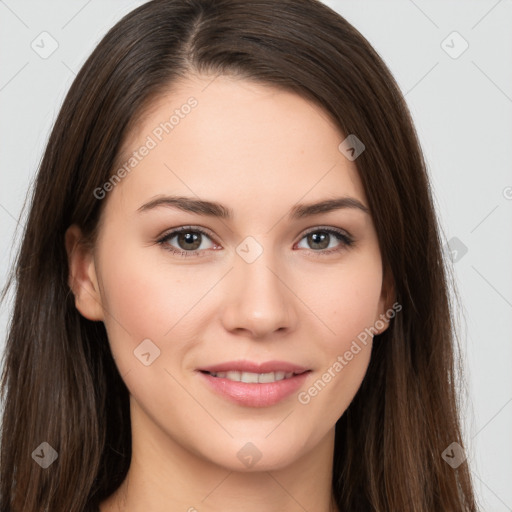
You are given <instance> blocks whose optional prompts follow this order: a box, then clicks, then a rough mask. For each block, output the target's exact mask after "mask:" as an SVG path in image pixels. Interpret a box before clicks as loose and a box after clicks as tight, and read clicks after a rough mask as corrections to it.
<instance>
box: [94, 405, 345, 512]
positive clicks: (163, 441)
mask: <svg viewBox="0 0 512 512" xmlns="http://www.w3.org/2000/svg"><path fill="white" fill-rule="evenodd" d="M134 409H137V408H136V407H133V403H132V408H131V410H132V460H131V463H130V469H129V471H128V474H127V477H126V478H125V480H124V481H123V483H122V484H121V486H120V487H119V488H118V489H117V490H116V491H115V492H114V494H113V495H112V496H110V497H109V498H108V499H107V500H106V501H104V502H103V503H102V504H101V505H100V511H101V512H146V511H147V510H151V511H152V512H168V511H169V510H178V511H183V512H238V511H239V510H241V509H242V510H244V512H260V511H261V510H265V511H266V512H297V511H304V510H315V511H317V512H337V511H338V508H337V507H336V505H335V504H334V500H333V498H332V457H333V450H334V430H333V431H331V432H329V433H328V435H327V436H325V438H324V439H322V440H321V441H320V442H319V443H317V444H316V446H315V449H314V450H312V451H311V452H308V453H306V454H305V455H303V456H302V457H301V458H299V459H297V460H295V461H293V462H292V463H290V464H289V465H287V466H285V467H281V468H276V469H272V468H270V469H268V470H265V471H256V470H255V469H252V470H247V471H241V472H238V471H233V470H230V469H228V468H223V467H221V466H219V465H216V464H215V463H213V462H212V461H209V460H207V459H205V458H204V457H201V456H200V455H199V454H197V453H193V452H192V451H191V450H188V449H187V448H185V447H183V446H181V445H180V444H178V443H176V442H175V441H174V440H173V439H170V438H169V436H168V434H166V433H164V432H163V431H162V430H160V429H159V428H158V427H157V426H156V425H155V424H154V423H153V422H152V421H151V420H150V419H149V418H148V417H147V416H145V415H144V414H143V413H142V411H141V410H140V409H137V411H135V410H134Z"/></svg>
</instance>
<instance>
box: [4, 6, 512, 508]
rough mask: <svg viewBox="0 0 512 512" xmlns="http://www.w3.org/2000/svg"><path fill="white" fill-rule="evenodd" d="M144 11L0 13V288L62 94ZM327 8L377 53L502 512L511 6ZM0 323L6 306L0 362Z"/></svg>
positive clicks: (510, 307) (510, 443) (476, 446)
mask: <svg viewBox="0 0 512 512" xmlns="http://www.w3.org/2000/svg"><path fill="white" fill-rule="evenodd" d="M141 3H144V2H141V1H138V2H137V1H123V2H121V1H113V0H101V1H100V0H89V1H87V0H85V1H76V0H73V1H70V0H60V1H56V0H51V1H50V0H47V1H45V2H44V3H43V2H37V1H36V0H34V1H27V0H24V1H20V0H5V1H2V0H0V45H1V48H2V57H1V59H2V63H1V68H0V109H1V113H2V114H1V117H0V141H1V142H0V284H1V285H3V283H4V282H5V277H6V274H7V271H8V268H9V266H10V263H11V261H12V258H13V256H14V254H15V249H16V246H17V245H16V244H17V239H14V236H15V233H16V229H17V226H18V224H19V225H20V226H22V225H23V222H24V221H23V215H22V206H23V202H24V200H25V196H26V193H27V191H28V189H29V187H30V184H31V181H32V180H33V178H34V175H35V172H36V169H37V166H38V164H39V162H40V159H41V155H42V151H43V148H44V145H45V143H46V140H47V137H48V134H49V130H50V129H51V126H52V123H53V121H54V120H55V118H56V115H57V112H58V109H59V107H60V105H61V103H62V101H63V99H64V95H65V93H66V91H67V90H68V88H69V86H70V85H71V82H72V80H73V78H74V76H75V74H76V72H77V71H78V70H79V68H80V66H81V65H82V64H83V62H84V60H85V58H86V57H87V56H88V55H89V54H90V53H91V51H92V50H93V48H94V47H95V45H96V44H97V43H98V42H99V40H100V39H101V37H102V36H103V35H104V34H105V33H106V31H107V30H108V29H109V28H110V27H111V26H112V25H113V24H114V23H115V22H116V21H117V20H119V19H120V18H121V16H122V15H124V14H125V13H127V12H128V11H130V10H132V9H133V8H134V7H136V6H138V5H140V4H141ZM325 3H326V4H328V5H329V6H331V7H332V8H334V9H335V10H337V11H338V12H339V13H340V14H342V15H343V16H344V17H345V18H346V19H347V20H348V21H349V22H351V23H352V24H353V25H354V26H355V27H356V28H357V29H358V30H360V31H361V32H362V33H363V35H364V36H365V37H366V38H367V39H368V40H369V41H370V42H371V43H372V44H373V45H374V47H375V49H376V50H377V51H378V52H379V54H380V55H381V56H382V57H383V59H384V60H385V62H386V63H387V64H388V66H389V67H390V69H391V71H392V72H393V74H394V76H395V78H396V80H397V82H398V83H399V85H400V87H401V89H402V91H403V93H404V94H405V98H406V100H407V102H408V105H409V107H410V109H411V112H412V115H413V118H414V121H415V123H416V128H417V130H418V134H419V136H420V140H421V143H422V147H423V150H424V152H425V156H426V159H427V163H428V166H429V172H430V174H431V177H432V184H433V188H434V195H435V201H436V206H437V208H438V212H439V216H440V219H441V224H442V227H443V232H444V237H445V242H446V243H447V251H448V252H450V253H451V254H453V258H454V260H453V270H454V275H455V278H456V282H457V289H458V293H459V295H460V298H461V305H460V308H459V314H458V316H459V318H460V325H459V327H458V328H457V331H458V333H459V336H460V339H461V346H462V355H463V357H464V359H465V362H466V372H467V380H468V384H467V386H468V400H467V403H466V409H465V437H466V439H467V442H468V448H469V449H468V457H469V460H470V465H471V468H472V472H473V475H474V479H475V485H476V489H477V493H478V496H479V498H480V501H481V503H482V509H483V510H486V511H493V512H501V511H512V486H511V485H510V482H511V481H512V436H511V433H512V372H511V371H510V366H511V364H512V344H511V343H510V342H511V335H510V333H511V332H512V271H511V262H512V229H511V227H512V222H511V221H512V171H511V163H512V154H511V153H512V149H511V148H512V115H511V114H512V30H510V28H511V27H512V2H511V1H510V0H509V1H506V0H499V1H496V0H492V1H483V0H478V1H474V0H473V1H463V0H460V1H446V0H442V1H432V0H430V1H427V0H414V1H413V0H400V1H386V2H383V1H370V0H360V1H358V2H356V1H354V0H352V1H350V0H338V1H326V2H325ZM454 31H456V32H458V34H460V37H459V36H457V35H453V34H452V33H453V32H454ZM42 32H48V33H49V34H50V35H49V36H48V35H42V36H41V35H40V34H41V33H42ZM54 41H55V42H54ZM443 41H444V43H443ZM464 41H466V42H467V44H468V45H469V46H468V48H467V49H466V50H465V51H464V52H463V53H461V51H462V50H463V49H464V47H465V45H466V43H465V42H464ZM31 44H32V45H33V46H34V47H35V48H34V49H33V48H32V47H31ZM52 44H53V45H55V44H57V45H58V47H57V48H56V50H55V51H54V52H53V53H52V54H51V55H49V56H47V58H43V57H42V56H41V55H40V54H42V53H44V52H45V51H46V52H49V51H50V50H51V49H52ZM36 50H37V51H36ZM37 52H39V53H37ZM450 53H451V55H450ZM459 53H460V55H459ZM43 56H44V57H46V55H43ZM20 216H21V217H20ZM18 235H19V230H18ZM466 251H467V252H466ZM9 312H10V305H9V303H7V304H4V305H3V306H2V309H1V311H0V354H2V353H3V352H2V351H3V346H4V345H3V344H4V339H5V332H6V325H7V322H8V318H9Z"/></svg>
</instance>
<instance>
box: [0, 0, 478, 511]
mask: <svg viewBox="0 0 512 512" xmlns="http://www.w3.org/2000/svg"><path fill="white" fill-rule="evenodd" d="M425 167H426V166H425V163H424V160H423V157H422V154H421V150H420V147H419V144H418V140H417V137H416V135H415V131H414V128H413V125H412V121H411V118H410V115H409V113H408V110H407V108H406V105H405V102H404V100H403V97H402V95H401V93H400V91H399V89H398V87H397V85H396V83H395V81H394V80H393V78H392V76H391V75H390V73H389V71H388V69H387V67H386V66H385V64H384V63H383V62H382V60H381V59H380V58H379V56H378V55H377V54H376V52H375V51H374V50H373V49H372V47H371V46H370V45H369V43H368V42H367V41H366V40H365V39H364V38H363V37H362V36H361V34H359V33H358V32H357V31H356V30H355V29H354V28H353V27H352V26H351V25H350V24H348V23H347V22H346V21H345V20H344V19H343V18H342V17H340V16H339V15H338V14H336V13H335V12H333V11H331V10H330V9H329V8H327V7H326V6H324V5H323V4H320V3H318V2H316V1H314V0H300V1H296V0H293V1H292V0H285V1H279V2H277V1H271V0H259V1H257V2H245V1H242V0H217V1H214V0H153V1H151V2H148V3H146V4H144V5H142V6H141V7H139V8H138V9H136V10H134V11H133V12H132V13H130V14H128V15H127V16H126V17H124V18H123V19H122V20H121V21H120V22H119V23H118V24H117V25H116V26H115V27H113V28H112V29H111V30H110V31H109V33H108V34H107V35H106V36H105V37H104V38H103V40H102V41H101V42H100V44H99V45H98V47H97V48H96V49H95V51H94V52H93V54H92V55H91V57H90V58H89V59H88V61H87V62H86V63H85V65H84V66H83V68H82V70H81V71H80V73H79V74H78V76H77V78H76V80H75V82H74V83H73V85H72V87H71V89H70V91H69V93H68V95H67V97H66V100H65V101H64V104H63V106H62V109H61V112H60V114H59V117H58V119H57V121H56V123H55V126H54V129H53V131H52V134H51V137H50V140H49V142H48V146H47V149H46V152H45V155H44V158H43V161H42V164H41V167H40V169H39V173H38V176H37V180H36V184H35V190H34V195H33V198H32V205H31V210H30V215H29V219H28V222H27V225H26V231H25V234H24V238H23V242H22V246H21V249H20V253H19V257H18V259H17V262H16V268H15V274H14V276H13V278H12V281H14V279H15V280H16V298H15V304H14V313H13V318H12V323H11V325H10V329H9V333H8V339H7V345H6V359H5V366H4V374H3V382H2V390H3V395H4V417H3V424H2V446H1V457H2V459H1V460H2V464H1V482H0V500H1V501H0V509H1V510H2V512H4V511H11V512H18V511H24V512H28V511H34V512H35V511H36V510H48V511H63V510H66V511H82V510H100V511H101V512H111V511H118V510H125V511H127V512H128V511H135V510H151V511H157V512H158V511H163V510H166V511H167V510H188V511H195V510H197V511H200V512H202V511H219V510H222V511H224V512H226V511H227V512H229V511H232V510H244V511H246V512H247V511H249V512H250V511H253V510H262V509H263V510H269V511H292V510H293V511H295V510H310V511H313V510H314V511H318V512H327V511H340V512H341V511H345V510H350V511H405V510H407V511H415V512H419V511H422V512H423V511H425V512H427V511H429V512H431V511H441V510H442V511H448V510H450V511H473V510H476V504H475V499H474V496H473V491H472V485H471V481H470V474H469V470H468V467H467V463H466V462H464V461H463V457H461V453H462V445H463V443H462V440H461V434H460V427H459V418H458V409H457V401H456V392H455V388H454V376H455V360H454V355H453V349H454V340H453V339H452V336H453V335H452V329H451V326H452V320H451V313H450V307H449V302H448V292H447V280H446V272H445V269H444V265H443V259H442V253H441V248H440V237H439V229H438V226H437V221H436V217H435V212H434V209H433V205H432V198H431V193H430V188H429V183H428V177H427V173H426V168H425ZM11 284H12V283H11ZM450 447H451V448H450ZM447 448H449V449H450V450H451V451H450V452H449V453H450V456H451V457H452V458H454V459H456V458H458V459H460V460H458V461H456V463H453V462H452V461H449V462H450V463H448V462H447V456H446V453H445V452H446V449H447ZM454 450H455V451H454ZM459 450H460V451H459Z"/></svg>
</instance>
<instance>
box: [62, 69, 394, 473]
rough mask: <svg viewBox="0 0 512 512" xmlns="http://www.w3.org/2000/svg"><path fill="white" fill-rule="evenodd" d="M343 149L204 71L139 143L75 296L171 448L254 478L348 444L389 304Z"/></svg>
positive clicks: (317, 129) (154, 435) (310, 109)
mask: <svg viewBox="0 0 512 512" xmlns="http://www.w3.org/2000/svg"><path fill="white" fill-rule="evenodd" d="M190 98H193V99H192V100H191V99H190ZM186 105H188V106H186ZM172 115H174V118H171V116H172ZM166 123H167V124H166ZM344 138H345V136H344V135H343V134H342V133H340V131H339V130H338V129H337V128H336V127H335V125H334V124H333V123H332V122H331V121H330V120H329V118H328V117H327V115H326V114H325V113H324V112H323V111H322V110H321V109H320V108H318V107H317V106H315V105H313V104H312V103H310V102H308V101H306V100H305V99H303V98H301V97H299V96H297V95H294V94H292V93H289V92H282V91H280V90H277V89H274V88H272V87H269V86H264V85H261V84H255V83H251V82H249V81H245V80H241V79H235V78H228V77H218V78H217V79H215V80H214V81H213V82H212V78H206V77H194V78H192V77H191V78H190V79H188V80H187V81H184V82H182V83H180V84H179V86H178V87H175V88H174V89H173V91H172V92H169V94H168V95H166V96H164V97H160V98H159V99H158V100H157V101H156V102H155V103H154V104H153V105H152V108H151V109H150V110H149V111H148V112H147V115H146V116H145V117H144V118H143V119H141V121H140V123H139V124H138V126H137V129H136V130H135V131H134V132H133V133H132V134H131V136H130V137H129V138H128V139H127V141H126V143H125V146H124V148H123V155H122V156H121V158H120V162H121V163H120V165H119V168H121V167H122V165H124V164H126V165H125V167H124V169H125V172H118V177H119V178H120V180H117V181H115V182H111V183H107V184H106V185H105V186H104V187H102V188H101V191H97V195H98V197H100V198H101V197H102V196H104V197H102V198H101V199H98V200H102V201H105V204H104V210H103V213H102V222H101V228H100V231H99V235H98V239H97V243H96V246H95V249H94V252H91V253H80V252H79V251H76V252H75V253H74V256H71V269H72V273H73V284H72V287H73V289H74V293H75V297H76V305H77V308H78V309H79V311H80V312H81V313H82V314H83V315H84V316H85V317H87V318H89V319H91V320H101V321H103V322H104V323H105V326H106V329H107V333H108V338H109V342H110V346H111V350H112V353H113V356H114V358H115V360H116V364H117V366H118V368H119V372H120V374H121V376H122V377H123V380H124V381H125V383H126V386H127V387H128V390H129V392H130V395H131V414H132V421H133V425H132V429H138V428H140V429H144V430H145V432H146V433H148V438H150V439H152V440H153V442H155V443H156V442H157V443H158V446H159V449H161V450H164V449H166V448H169V450H170V451H173V452H174V453H178V452H181V453H189V454H193V455H194V456H195V457H197V458H198V459H200V460H203V461H208V462H209V463H212V464H216V465H219V466H222V467H224V468H227V469H231V470H236V471H251V470H253V469H258V470H262V469H267V470H268V469H278V468H283V467H285V466H287V465H289V464H291V463H293V462H294V461H295V460H298V459H299V458H300V457H302V456H305V455H306V454H308V453H310V452H311V451H312V450H313V449H314V448H318V446H320V445H322V443H324V444H325V443H326V442H328V443H331V444H330V446H331V448H332V440H333V432H334V430H333V429H334V426H335V423H336V421H337V420H338V418H339V417H340V416H341V415H342V414H343V412H344V411H345V410H346V408H347V407H348V405H349V404H350V402H351V400H352V399H353V397H354V395H355V393H356V392H357V390H358V388H359V386H360V384H361V381H362V379H363V377H364V375H365V372H366V370H367V366H368V363H369V359H370V353H371V346H372V337H371V335H370V336H369V335H368V332H373V333H375V332H382V331H383V330H385V329H386V328H387V325H388V324H387V322H385V321H384V322H383V321H382V318H383V315H384V314H385V312H386V310H387V309H388V308H389V303H390V302H389V301H388V300H387V299H386V297H388V296H389V294H387V292H388V291H389V290H387V289H386V287H385V286H384V285H383V272H382V264H381V255H380V251H379V245H378V240H377V235H376V232H375V228H374V225H373V223H372V219H371V216H370V215H369V213H368V211H365V210H366V209H367V208H368V203H367V199H366V196H365V193H364V189H363V187H362V184H361V181H360V179H359V177H358V173H357V169H356V165H355V162H353V161H350V160H348V159H347V158H346V157H345V156H344V155H343V154H342V153H341V152H340V151H339V149H338V146H339V144H340V143H341V142H342V140H343V139H344ZM143 147H146V150H144V149H142V148H143ZM134 152H135V153H134ZM130 157H131V158H132V159H135V160H130ZM338 200H341V201H338ZM325 201H331V203H326V205H324V208H322V207H316V208H315V207H312V205H313V204H316V203H323V202H325ZM205 202H207V203H205ZM335 202H336V204H335ZM329 204H330V208H329V207H328V206H329ZM333 206H336V207H335V208H334V207H333ZM178 230H181V231H178ZM78 234H79V232H78V230H77V228H76V227H73V228H71V229H70V230H69V231H68V234H67V244H68V250H69V249H70V248H71V247H72V245H73V240H74V238H73V237H74V236H75V235H76V236H78ZM375 326H377V328H375ZM370 327H374V330H373V331H368V328H370ZM365 329H367V330H366V331H365ZM364 333H366V336H364V335H363V334H364ZM363 339H364V340H365V341H364V342H363V341H362V340H363ZM149 433H150V434H149ZM256 459H258V460H257V464H254V463H253V462H251V461H253V460H256Z"/></svg>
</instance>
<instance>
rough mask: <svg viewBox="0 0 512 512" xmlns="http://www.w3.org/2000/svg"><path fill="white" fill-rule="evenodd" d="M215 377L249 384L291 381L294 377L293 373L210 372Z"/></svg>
mask: <svg viewBox="0 0 512 512" xmlns="http://www.w3.org/2000/svg"><path fill="white" fill-rule="evenodd" d="M210 375H212V376H213V377H218V378H219V379H228V380H232V381H235V382H245V383H247V384H257V383H259V384H268V383H270V382H277V381H280V380H283V379H290V378H291V377H293V372H282V371H279V372H270V373H252V372H237V371H229V372H210Z"/></svg>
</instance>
